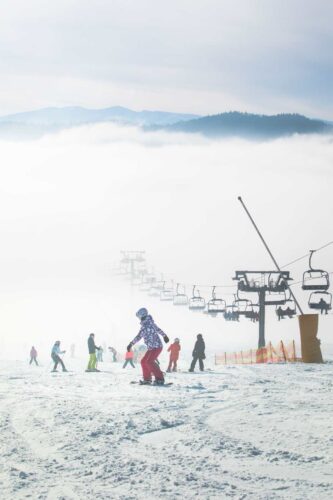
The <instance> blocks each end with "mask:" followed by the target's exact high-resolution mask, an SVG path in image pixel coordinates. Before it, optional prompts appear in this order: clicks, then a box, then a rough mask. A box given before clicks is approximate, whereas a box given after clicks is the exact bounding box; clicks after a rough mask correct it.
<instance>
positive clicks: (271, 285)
mask: <svg viewBox="0 0 333 500" xmlns="http://www.w3.org/2000/svg"><path fill="white" fill-rule="evenodd" d="M287 288H288V282H287V281H286V279H285V276H284V273H283V271H282V272H281V273H279V272H277V271H274V273H273V272H272V273H270V275H269V277H268V282H267V291H268V292H272V293H283V292H285V291H286V290H287Z"/></svg>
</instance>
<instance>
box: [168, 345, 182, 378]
mask: <svg viewBox="0 0 333 500" xmlns="http://www.w3.org/2000/svg"><path fill="white" fill-rule="evenodd" d="M179 351H180V343H179V339H175V340H174V342H173V344H171V345H170V346H169V348H168V352H169V353H170V359H169V366H168V369H167V372H171V370H172V371H173V372H176V371H177V361H178V358H179Z"/></svg>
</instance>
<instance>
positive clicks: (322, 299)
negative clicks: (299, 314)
mask: <svg viewBox="0 0 333 500" xmlns="http://www.w3.org/2000/svg"><path fill="white" fill-rule="evenodd" d="M308 305H309V307H310V309H316V310H317V311H320V314H324V313H325V314H327V313H328V311H330V310H331V309H332V294H331V293H329V292H319V291H317V292H312V293H311V295H310V297H309V302H308Z"/></svg>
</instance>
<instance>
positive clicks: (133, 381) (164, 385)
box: [130, 380, 173, 387]
mask: <svg viewBox="0 0 333 500" xmlns="http://www.w3.org/2000/svg"><path fill="white" fill-rule="evenodd" d="M130 384H136V385H140V386H142V387H170V386H171V385H173V382H166V383H165V384H163V385H159V384H140V382H138V381H137V380H132V382H130Z"/></svg>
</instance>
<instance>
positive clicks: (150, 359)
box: [127, 307, 169, 385]
mask: <svg viewBox="0 0 333 500" xmlns="http://www.w3.org/2000/svg"><path fill="white" fill-rule="evenodd" d="M136 316H137V317H138V318H139V320H140V322H141V328H140V331H139V333H138V334H137V336H136V337H135V338H134V339H133V340H132V342H130V343H129V344H128V346H127V351H128V352H129V351H130V350H131V349H132V347H133V345H134V344H136V343H137V342H139V340H140V339H143V340H144V343H145V344H146V346H147V352H146V354H145V355H144V356H143V358H142V360H141V367H142V375H143V380H142V381H141V383H142V384H151V382H152V375H154V377H155V384H156V385H163V384H164V375H163V373H162V371H161V369H160V367H159V366H158V364H157V363H156V361H157V358H158V356H159V355H160V354H161V352H162V349H163V347H162V342H161V339H160V336H161V337H163V340H164V342H165V343H167V342H169V338H168V336H167V335H166V334H165V333H164V332H163V331H162V330H161V329H160V328H159V327H158V326H157V325H156V324H155V323H154V320H153V318H152V317H151V316H150V315H149V314H148V311H147V309H146V308H145V307H142V308H141V309H139V310H138V312H137V313H136Z"/></svg>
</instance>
